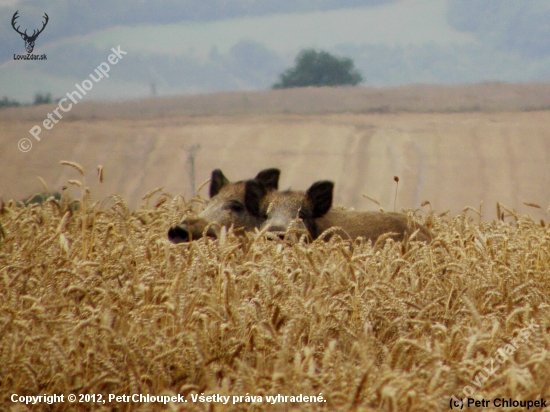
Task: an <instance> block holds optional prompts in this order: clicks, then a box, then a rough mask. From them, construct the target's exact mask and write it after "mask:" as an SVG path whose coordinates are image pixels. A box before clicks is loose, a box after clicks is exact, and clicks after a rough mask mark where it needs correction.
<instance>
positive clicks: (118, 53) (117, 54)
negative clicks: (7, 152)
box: [29, 46, 127, 141]
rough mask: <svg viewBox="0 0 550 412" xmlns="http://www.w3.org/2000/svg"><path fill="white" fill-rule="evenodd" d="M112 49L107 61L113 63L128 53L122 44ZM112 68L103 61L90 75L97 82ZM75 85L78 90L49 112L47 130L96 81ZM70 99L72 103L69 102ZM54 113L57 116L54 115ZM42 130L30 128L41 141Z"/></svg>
mask: <svg viewBox="0 0 550 412" xmlns="http://www.w3.org/2000/svg"><path fill="white" fill-rule="evenodd" d="M111 51H112V52H113V53H112V54H110V55H109V56H108V57H107V61H108V62H109V63H111V65H115V64H117V63H118V62H119V60H120V59H122V58H123V56H124V55H125V54H127V52H125V51H123V50H120V46H118V47H117V48H116V49H115V48H114V47H113V48H112V49H111ZM110 70H111V66H110V65H109V64H108V63H107V62H103V63H101V64H100V65H99V66H97V68H96V69H95V70H94V71H93V72H92V73H90V76H89V77H90V79H92V80H93V81H94V82H95V83H97V82H99V81H100V80H101V79H102V78H103V77H109V74H108V73H109V71H110ZM75 87H76V89H77V90H73V91H72V92H69V93H67V94H66V96H67V97H63V98H62V99H60V100H59V102H58V104H57V108H56V109H55V110H53V111H52V113H48V115H47V116H46V118H45V119H44V121H43V122H42V126H44V128H46V129H47V130H51V129H52V128H53V127H54V126H55V124H56V123H57V122H59V120H60V119H62V118H63V116H62V115H61V113H59V111H60V110H61V111H62V112H65V113H67V112H69V111H70V110H71V109H72V107H73V103H74V104H77V103H78V102H79V101H80V100H81V99H82V97H83V96H85V95H86V92H89V91H90V90H92V88H93V87H94V83H93V82H92V81H91V80H89V79H85V80H84V81H82V82H81V83H80V84H78V83H77V84H75ZM69 100H70V101H71V102H72V103H71V102H69ZM54 114H55V116H56V117H57V118H56V117H55V116H54ZM41 132H42V128H41V127H40V126H39V125H35V126H33V127H32V128H31V129H30V130H29V133H30V134H31V135H32V136H33V137H34V138H35V139H36V140H37V141H40V137H39V136H40V133H41Z"/></svg>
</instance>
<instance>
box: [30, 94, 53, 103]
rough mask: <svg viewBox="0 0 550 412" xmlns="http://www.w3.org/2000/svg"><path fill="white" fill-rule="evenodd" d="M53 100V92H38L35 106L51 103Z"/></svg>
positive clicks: (35, 97) (35, 96)
mask: <svg viewBox="0 0 550 412" xmlns="http://www.w3.org/2000/svg"><path fill="white" fill-rule="evenodd" d="M52 102H53V99H52V94H51V93H46V94H42V93H36V94H35V95H34V103H33V105H34V106H38V105H39V104H50V103H52Z"/></svg>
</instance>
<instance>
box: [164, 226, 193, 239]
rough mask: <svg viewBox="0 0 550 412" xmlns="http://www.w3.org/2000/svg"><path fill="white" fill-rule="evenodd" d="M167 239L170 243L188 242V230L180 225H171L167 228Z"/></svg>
mask: <svg viewBox="0 0 550 412" xmlns="http://www.w3.org/2000/svg"><path fill="white" fill-rule="evenodd" d="M168 239H169V240H170V242H172V243H184V242H189V231H188V230H187V228H185V227H183V226H182V225H177V226H172V227H171V228H170V229H169V230H168Z"/></svg>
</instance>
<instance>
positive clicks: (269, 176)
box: [255, 169, 281, 192]
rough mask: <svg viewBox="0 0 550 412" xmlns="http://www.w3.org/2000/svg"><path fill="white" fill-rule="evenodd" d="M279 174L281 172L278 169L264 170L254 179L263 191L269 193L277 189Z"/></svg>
mask: <svg viewBox="0 0 550 412" xmlns="http://www.w3.org/2000/svg"><path fill="white" fill-rule="evenodd" d="M280 174H281V171H280V170H279V169H265V170H262V171H261V172H260V173H258V174H257V176H256V177H255V179H257V180H259V181H260V183H261V184H263V185H264V187H265V190H267V191H268V192H270V191H272V190H277V189H278V188H279V175H280Z"/></svg>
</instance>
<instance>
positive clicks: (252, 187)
mask: <svg viewBox="0 0 550 412" xmlns="http://www.w3.org/2000/svg"><path fill="white" fill-rule="evenodd" d="M280 173H281V172H280V170H279V169H265V170H262V171H261V172H260V173H258V175H257V176H256V177H255V178H254V179H251V180H247V181H239V182H234V183H231V182H229V180H227V178H226V177H225V176H224V175H223V173H222V171H221V170H219V169H216V170H214V171H213V172H212V180H211V181H210V193H209V194H210V200H209V201H208V203H207V204H206V208H205V209H204V210H203V211H202V212H201V213H199V214H198V215H197V216H196V217H187V218H185V219H184V220H183V221H182V222H181V223H180V224H179V225H177V226H173V227H171V228H170V229H169V230H168V239H169V240H170V241H171V242H173V243H182V242H189V241H190V240H193V239H199V238H201V237H202V235H203V233H204V231H205V230H206V235H207V236H210V237H214V238H217V237H218V235H219V231H220V229H221V228H222V226H225V227H226V228H229V227H231V226H232V227H233V228H234V230H235V231H236V232H242V231H250V230H254V228H259V227H260V226H261V224H262V223H263V220H264V217H263V216H264V215H261V214H260V211H259V201H260V199H261V198H262V197H265V195H266V194H267V193H269V192H271V191H275V190H277V188H278V186H279V175H280Z"/></svg>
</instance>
